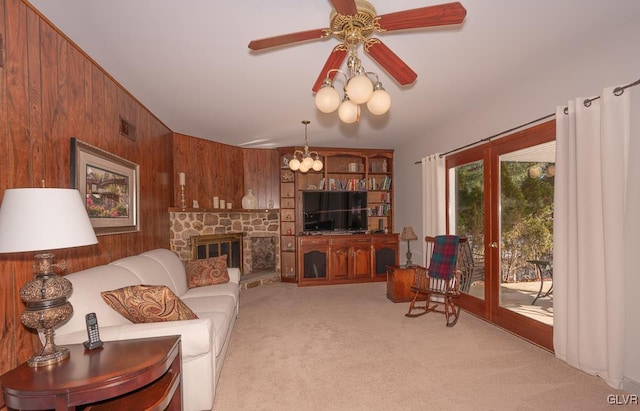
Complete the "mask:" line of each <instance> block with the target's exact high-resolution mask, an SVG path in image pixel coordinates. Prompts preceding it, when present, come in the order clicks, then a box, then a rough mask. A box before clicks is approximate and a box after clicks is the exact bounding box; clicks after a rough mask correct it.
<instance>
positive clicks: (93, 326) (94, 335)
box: [83, 313, 102, 350]
mask: <svg viewBox="0 0 640 411" xmlns="http://www.w3.org/2000/svg"><path fill="white" fill-rule="evenodd" d="M84 319H85V322H86V323H87V335H88V336H89V340H88V341H85V342H84V343H83V344H84V348H86V349H87V350H93V349H94V348H98V347H102V341H100V331H99V330H98V317H96V313H89V314H87V315H85V317H84Z"/></svg>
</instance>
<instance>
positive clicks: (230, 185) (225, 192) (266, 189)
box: [173, 133, 280, 208]
mask: <svg viewBox="0 0 640 411" xmlns="http://www.w3.org/2000/svg"><path fill="white" fill-rule="evenodd" d="M173 147H174V150H173V156H174V157H173V164H174V173H173V184H174V186H175V187H176V190H175V193H174V199H173V201H174V203H173V204H174V205H173V206H174V207H179V206H180V191H179V189H180V185H179V184H180V183H179V173H181V172H183V173H185V176H186V178H185V180H186V184H185V188H184V192H185V205H186V206H187V207H191V206H192V204H193V200H198V204H199V205H200V208H213V197H214V196H217V197H219V199H221V200H225V202H229V201H231V202H232V204H233V208H242V197H243V196H244V195H245V194H246V192H247V190H248V189H252V190H253V193H254V194H255V196H256V197H257V198H258V208H267V207H268V206H269V200H273V203H274V208H279V207H280V200H279V198H280V195H279V193H280V172H279V168H278V165H279V155H278V152H277V151H276V150H275V149H247V148H241V147H236V146H230V145H227V144H222V143H217V142H214V141H210V140H203V139H201V138H196V137H190V136H185V135H183V134H177V133H176V134H174V136H173ZM241 170H242V172H241Z"/></svg>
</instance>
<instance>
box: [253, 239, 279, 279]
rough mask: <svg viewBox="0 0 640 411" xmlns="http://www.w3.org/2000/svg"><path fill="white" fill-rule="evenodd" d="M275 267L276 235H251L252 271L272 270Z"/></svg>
mask: <svg viewBox="0 0 640 411" xmlns="http://www.w3.org/2000/svg"><path fill="white" fill-rule="evenodd" d="M275 268H276V237H273V236H271V237H251V270H252V272H254V273H256V272H262V271H274V270H275Z"/></svg>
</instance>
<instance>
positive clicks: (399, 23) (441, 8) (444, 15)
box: [378, 2, 467, 31]
mask: <svg viewBox="0 0 640 411" xmlns="http://www.w3.org/2000/svg"><path fill="white" fill-rule="evenodd" d="M466 15H467V10H466V9H465V8H464V7H463V6H462V4H460V3H458V2H455V3H446V4H440V5H438V6H428V7H420V8H417V9H411V10H404V11H398V12H396V13H389V14H383V15H382V16H379V20H378V22H379V24H380V27H381V28H382V29H384V30H387V31H392V30H405V29H415V28H420V27H433V26H445V25H448V24H460V23H462V21H463V20H464V17H465V16H466Z"/></svg>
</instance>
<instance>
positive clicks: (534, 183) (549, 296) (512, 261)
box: [498, 141, 555, 325]
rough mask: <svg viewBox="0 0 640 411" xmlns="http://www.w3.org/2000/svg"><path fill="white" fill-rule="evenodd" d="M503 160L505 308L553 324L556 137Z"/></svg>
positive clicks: (502, 285) (501, 263)
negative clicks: (552, 268) (552, 269)
mask: <svg viewBox="0 0 640 411" xmlns="http://www.w3.org/2000/svg"><path fill="white" fill-rule="evenodd" d="M498 159H499V160H498V161H499V172H500V186H499V190H500V192H499V201H500V203H499V210H500V215H499V224H500V241H499V242H500V254H499V266H500V270H499V283H500V288H499V301H500V307H503V308H506V309H508V310H511V311H514V312H517V313H519V314H522V315H524V316H527V317H529V318H531V319H534V320H536V321H540V322H543V323H545V324H548V325H553V293H552V286H553V281H552V278H551V277H552V271H551V267H552V266H553V261H552V255H553V187H554V180H555V177H554V176H555V141H551V142H548V143H543V144H539V145H535V146H531V147H526V148H524V149H520V150H516V151H512V152H509V153H505V154H501V155H499V156H498Z"/></svg>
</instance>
